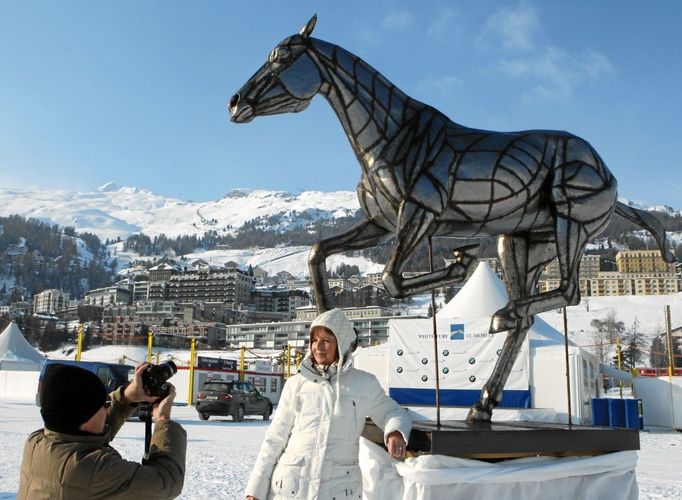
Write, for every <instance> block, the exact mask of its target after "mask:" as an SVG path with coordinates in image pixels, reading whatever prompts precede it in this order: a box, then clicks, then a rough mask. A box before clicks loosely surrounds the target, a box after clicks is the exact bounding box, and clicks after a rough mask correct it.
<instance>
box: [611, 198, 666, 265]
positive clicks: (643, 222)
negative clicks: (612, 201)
mask: <svg viewBox="0 0 682 500" xmlns="http://www.w3.org/2000/svg"><path fill="white" fill-rule="evenodd" d="M616 213H617V214H618V215H620V216H621V217H624V218H626V219H627V220H629V221H630V222H634V223H635V224H637V225H638V226H640V227H642V228H644V229H646V230H647V231H649V232H650V233H651V234H652V235H653V236H654V238H655V239H656V242H657V243H658V247H659V248H660V249H661V256H662V257H663V260H664V261H666V262H675V256H674V255H673V253H672V252H671V251H670V249H669V248H668V241H667V239H666V236H665V229H664V228H663V224H661V221H659V220H658V219H657V218H656V217H654V216H653V215H651V214H650V213H649V212H645V211H644V210H639V209H637V208H633V207H631V206H629V205H626V204H625V203H621V202H620V201H618V202H616Z"/></svg>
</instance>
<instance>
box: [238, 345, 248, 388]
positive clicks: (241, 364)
mask: <svg viewBox="0 0 682 500" xmlns="http://www.w3.org/2000/svg"><path fill="white" fill-rule="evenodd" d="M241 351H242V352H241V354H240V356H239V380H241V381H243V380H244V356H245V354H246V347H244V346H242V348H241Z"/></svg>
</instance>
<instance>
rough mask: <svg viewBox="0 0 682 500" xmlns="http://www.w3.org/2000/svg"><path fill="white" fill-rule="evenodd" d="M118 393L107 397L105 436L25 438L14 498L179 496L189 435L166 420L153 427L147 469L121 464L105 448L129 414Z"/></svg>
mask: <svg viewBox="0 0 682 500" xmlns="http://www.w3.org/2000/svg"><path fill="white" fill-rule="evenodd" d="M122 391H123V389H117V390H116V391H114V392H113V393H112V394H111V396H112V405H111V407H110V408H109V410H108V412H109V415H108V419H107V420H108V422H109V432H107V433H104V434H85V433H84V434H82V435H72V434H62V433H58V432H53V431H51V430H49V429H40V430H37V431H35V432H33V433H32V434H31V435H30V436H29V437H28V440H27V441H26V445H25V446H24V458H23V461H22V463H21V477H20V480H19V491H18V492H17V499H18V500H23V499H30V500H38V499H50V500H61V499H68V500H72V499H74V500H75V499H89V500H92V499H97V498H107V499H110V498H111V499H114V498H116V499H126V498H130V499H133V498H134V499H136V500H139V499H141V498H144V499H166V498H175V497H177V496H178V495H180V492H181V491H182V486H183V481H184V477H185V452H186V448H187V433H186V432H185V430H184V429H183V428H182V427H181V426H180V424H178V423H176V422H173V421H170V420H164V421H161V422H159V423H157V424H156V425H155V427H154V432H153V434H152V439H151V445H150V448H149V457H148V460H147V462H146V464H145V465H141V464H139V463H137V462H130V461H128V460H124V459H123V458H122V457H121V455H119V454H118V452H117V451H116V450H114V449H113V448H112V447H111V446H110V445H109V441H111V440H112V439H113V437H114V436H115V435H116V433H117V432H118V431H119V429H120V428H121V426H122V425H123V424H124V422H125V421H126V419H127V418H128V417H129V416H130V415H131V413H132V412H133V407H132V406H131V405H129V404H127V403H125V402H124V401H123V395H122ZM142 451H143V450H142V449H140V452H142Z"/></svg>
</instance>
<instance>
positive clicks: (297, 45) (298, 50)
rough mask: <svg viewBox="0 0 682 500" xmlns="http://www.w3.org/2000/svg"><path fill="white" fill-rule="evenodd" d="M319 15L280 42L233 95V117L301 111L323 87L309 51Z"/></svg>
mask: <svg viewBox="0 0 682 500" xmlns="http://www.w3.org/2000/svg"><path fill="white" fill-rule="evenodd" d="M316 21H317V15H314V16H313V17H312V18H310V21H308V23H307V24H306V25H305V26H304V27H303V28H301V31H300V32H299V33H298V34H297V35H293V36H290V37H289V38H286V39H284V40H283V41H282V42H281V43H279V44H278V45H277V46H276V47H275V48H274V49H272V52H270V55H269V56H268V60H267V61H266V62H265V64H263V66H261V68H260V69H259V70H258V71H256V73H255V74H254V75H253V76H252V77H251V78H249V80H248V81H247V82H246V83H245V84H244V86H243V87H242V88H240V89H239V90H238V91H237V93H236V94H235V95H233V96H232V99H230V104H229V106H228V109H229V111H230V119H231V120H232V121H233V122H236V123H247V122H250V121H251V120H253V118H254V117H256V116H261V115H274V114H279V113H298V112H299V111H303V110H304V109H305V108H307V107H308V104H310V100H311V99H312V98H313V96H314V95H315V94H316V93H317V92H318V91H319V90H320V85H321V83H322V80H321V77H320V71H319V70H318V68H317V66H316V65H315V63H314V62H313V60H312V58H311V57H310V55H309V54H308V48H309V47H310V40H309V36H310V33H312V31H313V28H314V27H315V22H316Z"/></svg>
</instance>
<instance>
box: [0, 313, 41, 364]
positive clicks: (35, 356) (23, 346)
mask: <svg viewBox="0 0 682 500" xmlns="http://www.w3.org/2000/svg"><path fill="white" fill-rule="evenodd" d="M0 360H2V361H22V362H32V363H36V364H40V363H42V362H43V361H44V360H45V356H43V355H42V354H40V352H39V351H38V350H36V349H35V348H34V347H33V346H32V345H31V344H29V343H28V340H26V339H25V338H24V335H23V334H22V333H21V330H19V327H18V326H17V324H16V323H15V322H14V321H12V322H10V324H9V325H7V327H6V328H5V330H4V331H3V332H2V333H0Z"/></svg>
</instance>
